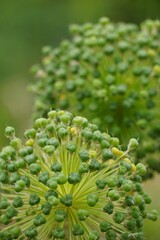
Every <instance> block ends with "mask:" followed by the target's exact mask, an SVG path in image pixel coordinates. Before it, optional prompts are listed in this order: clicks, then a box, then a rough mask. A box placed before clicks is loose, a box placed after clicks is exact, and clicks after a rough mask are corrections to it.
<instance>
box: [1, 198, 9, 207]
mask: <svg viewBox="0 0 160 240" xmlns="http://www.w3.org/2000/svg"><path fill="white" fill-rule="evenodd" d="M9 205H10V203H9V202H8V200H7V199H5V198H4V199H3V198H2V199H1V200H0V209H6V208H7V207H9Z"/></svg>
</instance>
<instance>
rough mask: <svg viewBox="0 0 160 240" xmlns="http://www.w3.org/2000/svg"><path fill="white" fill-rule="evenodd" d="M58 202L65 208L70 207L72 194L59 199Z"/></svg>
mask: <svg viewBox="0 0 160 240" xmlns="http://www.w3.org/2000/svg"><path fill="white" fill-rule="evenodd" d="M60 202H61V203H62V204H64V205H65V206H66V207H70V206H72V194H66V195H64V196H63V197H61V199H60Z"/></svg>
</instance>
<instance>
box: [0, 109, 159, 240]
mask: <svg viewBox="0 0 160 240" xmlns="http://www.w3.org/2000/svg"><path fill="white" fill-rule="evenodd" d="M48 116H49V117H48V118H43V119H42V118H41V119H37V120H36V121H35V125H34V126H35V128H32V129H31V130H27V131H26V132H25V136H26V138H27V139H26V143H28V140H31V139H32V141H33V144H32V146H28V145H27V146H26V144H24V145H23V144H22V143H21V145H20V144H19V145H18V146H17V145H14V146H11V145H12V141H13V139H14V138H16V137H15V136H13V135H12V134H11V136H10V145H9V146H7V147H4V148H3V149H2V151H1V152H0V158H1V161H3V162H2V164H1V165H2V167H1V168H0V185H1V199H0V223H1V225H2V228H1V229H2V231H1V233H0V239H2V240H9V239H11V240H12V239H21V240H22V239H30V240H33V239H45V240H49V239H69V240H72V239H84V240H86V239H90V240H96V239H109V240H112V239H122V240H126V239H128V240H129V239H131V238H133V239H137V240H138V239H142V238H143V237H142V235H143V234H142V226H143V219H144V218H146V217H148V218H149V219H152V220H154V221H155V220H156V218H157V217H156V213H155V212H154V211H152V212H151V213H147V212H146V204H149V203H150V202H151V199H150V197H149V196H148V195H147V194H146V193H145V192H144V191H143V188H142V185H141V175H142V176H143V175H144V174H145V172H146V168H145V166H144V165H143V164H140V163H139V164H137V165H134V171H133V163H132V159H131V157H130V155H129V151H130V148H129V147H128V148H127V149H126V151H122V150H121V148H120V146H119V141H118V140H117V139H116V141H115V139H112V138H111V137H110V136H109V135H108V134H106V133H103V132H101V131H99V130H98V128H97V127H96V126H95V125H93V124H91V123H89V122H88V121H87V120H86V119H85V118H83V117H73V116H72V114H70V113H68V112H62V111H54V114H53V112H49V113H48ZM73 129H74V131H73ZM88 136H89V137H88ZM131 141H133V139H131ZM115 145H116V147H115ZM135 145H136V144H135V142H134V144H132V147H131V149H132V150H133V147H134V146H135ZM46 149H47V150H46ZM11 164H12V165H13V166H12V167H8V166H10V165H11Z"/></svg>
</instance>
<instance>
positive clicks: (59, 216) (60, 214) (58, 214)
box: [54, 209, 67, 222]
mask: <svg viewBox="0 0 160 240" xmlns="http://www.w3.org/2000/svg"><path fill="white" fill-rule="evenodd" d="M66 217H67V214H66V212H65V211H64V210H61V209H58V210H56V211H55V215H54V219H55V221H56V222H63V221H64V220H65V218H66Z"/></svg>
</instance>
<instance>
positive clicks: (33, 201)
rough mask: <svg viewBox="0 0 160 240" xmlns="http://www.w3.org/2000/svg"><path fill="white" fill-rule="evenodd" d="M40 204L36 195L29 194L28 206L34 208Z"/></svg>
mask: <svg viewBox="0 0 160 240" xmlns="http://www.w3.org/2000/svg"><path fill="white" fill-rule="evenodd" d="M39 202H40V197H39V196H38V195H37V194H36V193H31V194H30V197H29V204H30V205H31V206H34V205H36V204H38V203H39Z"/></svg>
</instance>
